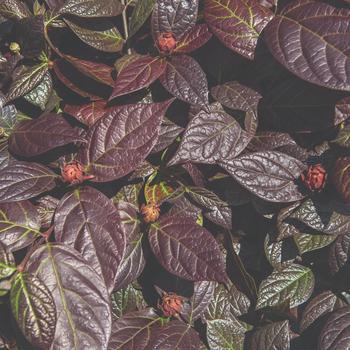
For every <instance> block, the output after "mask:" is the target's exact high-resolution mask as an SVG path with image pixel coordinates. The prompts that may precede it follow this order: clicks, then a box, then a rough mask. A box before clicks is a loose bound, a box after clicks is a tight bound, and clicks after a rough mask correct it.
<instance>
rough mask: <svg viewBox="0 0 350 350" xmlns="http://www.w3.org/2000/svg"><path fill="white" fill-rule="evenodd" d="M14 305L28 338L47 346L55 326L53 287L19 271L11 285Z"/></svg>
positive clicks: (13, 309)
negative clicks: (51, 288) (48, 286)
mask: <svg viewBox="0 0 350 350" xmlns="http://www.w3.org/2000/svg"><path fill="white" fill-rule="evenodd" d="M10 299H11V309H12V313H13V316H14V317H15V319H16V321H17V323H18V326H19V328H20V329H21V331H22V332H23V333H24V335H25V336H26V338H27V339H28V340H29V342H30V343H31V344H33V345H35V346H37V347H39V348H41V349H48V348H49V347H50V346H51V343H52V341H53V339H54V335H55V329H56V321H57V316H56V305H55V302H54V300H53V297H52V295H51V293H50V290H49V289H48V288H47V286H46V285H45V284H44V283H43V282H42V281H41V280H40V279H38V278H37V277H34V276H32V275H30V274H27V273H22V272H20V273H18V274H17V275H16V278H15V280H14V281H13V283H12V286H11V295H10Z"/></svg>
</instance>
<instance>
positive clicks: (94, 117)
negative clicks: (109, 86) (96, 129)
mask: <svg viewBox="0 0 350 350" xmlns="http://www.w3.org/2000/svg"><path fill="white" fill-rule="evenodd" d="M63 110H64V112H65V113H68V114H70V115H72V116H73V117H74V118H76V119H77V120H79V121H80V122H81V123H83V124H85V125H87V126H89V127H91V126H93V125H94V124H95V123H96V122H97V121H98V120H99V119H101V118H102V117H103V116H104V115H105V114H106V112H107V111H108V108H107V101H105V100H99V101H91V102H90V103H87V104H84V105H80V106H76V105H65V106H64V109H63Z"/></svg>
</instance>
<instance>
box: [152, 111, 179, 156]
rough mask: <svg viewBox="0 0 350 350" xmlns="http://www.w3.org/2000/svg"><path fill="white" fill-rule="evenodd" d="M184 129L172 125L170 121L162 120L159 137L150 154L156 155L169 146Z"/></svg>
mask: <svg viewBox="0 0 350 350" xmlns="http://www.w3.org/2000/svg"><path fill="white" fill-rule="evenodd" d="M183 130H184V129H183V128H182V127H181V126H178V125H177V124H175V123H173V122H172V121H171V120H169V119H167V118H164V120H163V123H162V125H161V126H160V131H159V137H158V141H157V143H156V145H155V146H154V147H153V149H152V153H157V152H159V151H162V150H163V149H165V148H167V147H168V146H170V145H171V144H172V143H173V142H174V141H175V140H176V138H177V137H178V136H179V135H180V133H181V132H182V131H183Z"/></svg>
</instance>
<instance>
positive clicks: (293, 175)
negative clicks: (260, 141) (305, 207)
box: [221, 151, 305, 202]
mask: <svg viewBox="0 0 350 350" xmlns="http://www.w3.org/2000/svg"><path fill="white" fill-rule="evenodd" d="M221 165H222V167H223V168H224V169H225V170H227V172H228V173H229V174H230V175H231V176H232V177H233V178H234V179H235V180H236V181H237V182H238V183H240V184H241V185H242V186H243V187H245V188H246V189H247V190H248V191H250V192H252V193H254V194H255V195H257V196H258V197H260V198H262V199H264V200H267V201H270V202H293V201H297V200H299V199H302V198H303V197H304V196H303V194H301V193H300V191H299V189H298V186H297V184H296V183H295V180H296V179H297V178H298V177H299V176H300V175H301V173H302V172H303V170H304V169H305V166H304V164H303V163H301V162H300V161H299V160H297V159H295V158H292V157H290V156H288V155H286V154H283V153H280V152H275V151H266V152H256V153H250V154H246V155H243V156H241V157H239V158H236V159H233V160H231V161H229V162H226V163H221Z"/></svg>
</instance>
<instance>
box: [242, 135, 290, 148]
mask: <svg viewBox="0 0 350 350" xmlns="http://www.w3.org/2000/svg"><path fill="white" fill-rule="evenodd" d="M284 146H296V142H295V141H294V140H293V139H292V138H291V137H290V135H289V134H287V133H282V132H274V131H262V132H260V133H257V134H256V135H255V136H254V137H253V138H252V140H251V142H250V144H249V146H248V148H249V150H251V151H272V150H276V149H277V150H278V148H280V147H284Z"/></svg>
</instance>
